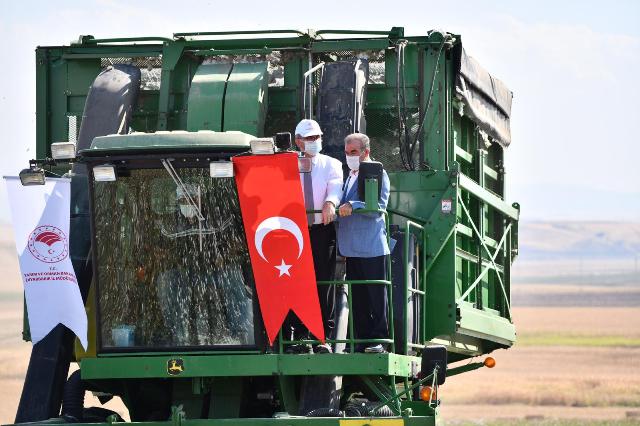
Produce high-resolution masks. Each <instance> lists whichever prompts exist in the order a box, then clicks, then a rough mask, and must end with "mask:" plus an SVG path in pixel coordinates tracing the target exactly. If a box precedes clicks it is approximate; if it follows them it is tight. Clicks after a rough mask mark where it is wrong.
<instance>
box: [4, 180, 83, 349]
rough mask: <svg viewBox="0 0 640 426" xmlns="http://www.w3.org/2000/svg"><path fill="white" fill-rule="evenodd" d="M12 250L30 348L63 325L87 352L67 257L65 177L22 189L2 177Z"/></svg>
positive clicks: (79, 298) (78, 297) (80, 309)
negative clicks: (15, 254)
mask: <svg viewBox="0 0 640 426" xmlns="http://www.w3.org/2000/svg"><path fill="white" fill-rule="evenodd" d="M4 179H5V182H6V184H7V192H8V195H9V206H10V208H11V216H12V218H13V230H14V233H15V237H16V249H17V251H18V258H19V260H20V270H21V272H22V282H23V283H24V293H25V298H26V301H27V312H28V314H29V328H30V330H31V341H32V342H33V343H34V344H36V343H38V342H39V341H40V340H42V339H43V338H44V337H45V336H46V335H47V334H48V333H49V332H50V331H51V330H52V329H53V328H54V327H55V326H56V325H58V324H64V325H65V326H67V327H68V328H69V329H70V330H71V331H73V332H74V333H75V334H76V336H78V338H79V339H80V342H81V343H82V346H83V347H84V348H85V350H86V348H87V314H86V312H85V309H84V305H83V304H82V296H81V295H80V289H79V288H78V281H77V279H76V274H75V272H74V271H73V266H72V264H71V259H70V258H69V207H70V202H71V195H70V186H71V185H70V183H71V180H70V179H53V178H47V179H46V183H45V184H44V185H33V186H22V184H21V183H20V179H19V178H17V177H9V176H5V178H4Z"/></svg>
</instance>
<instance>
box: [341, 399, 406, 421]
mask: <svg viewBox="0 0 640 426" xmlns="http://www.w3.org/2000/svg"><path fill="white" fill-rule="evenodd" d="M378 404H380V403H379V402H377V401H358V402H350V403H348V404H347V405H346V406H345V407H344V412H345V414H346V415H347V417H392V416H394V415H395V414H394V413H393V411H392V410H391V408H389V407H388V406H386V405H383V406H382V407H380V408H378V409H377V410H374V408H375V407H376V406H377V405H378Z"/></svg>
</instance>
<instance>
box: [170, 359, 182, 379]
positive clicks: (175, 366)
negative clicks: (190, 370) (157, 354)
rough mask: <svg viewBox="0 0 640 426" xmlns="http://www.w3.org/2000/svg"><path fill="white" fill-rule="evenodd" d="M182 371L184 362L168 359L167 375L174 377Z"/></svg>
mask: <svg viewBox="0 0 640 426" xmlns="http://www.w3.org/2000/svg"><path fill="white" fill-rule="evenodd" d="M183 371H184V362H183V361H182V360H181V359H170V360H169V361H168V362H167V373H169V375H171V376H176V375H178V374H180V373H182V372H183Z"/></svg>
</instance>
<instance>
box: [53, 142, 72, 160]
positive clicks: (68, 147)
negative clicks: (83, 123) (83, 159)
mask: <svg viewBox="0 0 640 426" xmlns="http://www.w3.org/2000/svg"><path fill="white" fill-rule="evenodd" d="M51 156H52V157H53V159H54V160H70V159H73V158H76V144H75V142H56V143H52V144H51Z"/></svg>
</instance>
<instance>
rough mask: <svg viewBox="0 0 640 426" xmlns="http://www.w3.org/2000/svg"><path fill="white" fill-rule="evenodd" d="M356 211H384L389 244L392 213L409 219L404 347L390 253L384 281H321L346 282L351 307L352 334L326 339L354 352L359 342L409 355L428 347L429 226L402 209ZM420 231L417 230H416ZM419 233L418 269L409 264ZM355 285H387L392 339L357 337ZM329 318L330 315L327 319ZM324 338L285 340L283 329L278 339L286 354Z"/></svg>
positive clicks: (405, 248) (405, 247)
mask: <svg viewBox="0 0 640 426" xmlns="http://www.w3.org/2000/svg"><path fill="white" fill-rule="evenodd" d="M320 212H321V211H320V210H308V211H307V213H320ZM353 213H355V214H365V213H380V214H382V215H383V216H384V221H385V229H386V234H387V244H389V243H390V238H391V235H390V232H389V225H390V218H389V214H393V215H396V216H401V217H403V218H404V219H406V222H405V224H404V232H405V234H404V235H405V237H404V241H403V247H402V249H403V257H402V261H403V262H405V268H404V276H403V287H402V289H403V291H402V296H403V303H404V304H405V306H404V309H403V312H404V315H403V324H402V327H403V328H402V329H403V341H402V342H401V348H396V342H395V337H396V336H395V313H394V307H393V306H394V303H393V282H392V269H391V255H388V256H387V258H386V260H385V261H386V262H387V267H386V276H385V279H384V280H330V281H317V284H318V285H331V286H339V285H345V286H346V287H347V307H348V310H349V312H348V319H347V327H348V337H347V338H346V339H325V342H326V343H329V344H338V343H344V344H347V345H349V349H350V351H351V353H354V352H355V350H356V345H359V344H383V345H389V349H390V352H392V353H396V349H401V351H400V352H399V353H402V354H409V350H410V349H421V348H423V347H424V343H423V342H424V341H425V337H426V315H425V313H426V270H425V265H426V253H427V250H426V248H427V234H426V229H425V227H424V226H423V225H421V224H419V223H417V222H416V221H414V220H411V219H413V218H411V219H410V218H409V216H406V215H404V214H403V213H401V212H398V211H393V212H387V211H386V210H384V209H368V208H364V209H358V210H354V212H353ZM416 231H417V232H416ZM414 232H415V233H417V234H418V237H419V240H418V241H419V243H418V244H417V247H418V249H421V250H420V251H419V254H418V255H417V256H416V257H417V258H418V262H419V263H418V265H417V267H415V268H412V269H410V268H409V267H408V265H409V255H410V248H411V238H410V236H411V235H412V234H413V233H414ZM414 270H415V271H416V275H415V285H413V286H412V285H410V282H411V274H412V273H413V271H414ZM354 285H383V286H385V290H386V292H387V300H388V303H387V318H388V323H387V327H388V330H389V338H384V339H381V338H377V339H357V338H356V337H355V330H354V323H353V292H352V286H354ZM411 297H416V298H417V299H418V300H417V302H416V303H418V304H419V306H420V309H419V317H418V322H417V324H418V330H417V333H416V335H415V336H414V338H413V339H410V338H409V329H410V327H412V326H413V324H410V321H409V313H408V307H407V306H406V304H407V301H408V300H409V299H410V298H411ZM324 320H325V321H326V320H327V319H326V318H325V319H324ZM319 343H320V341H319V340H317V339H302V340H295V339H293V340H285V339H284V338H283V333H282V329H281V330H280V333H279V338H278V352H279V353H283V352H284V349H285V346H289V345H298V344H311V345H313V344H319Z"/></svg>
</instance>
